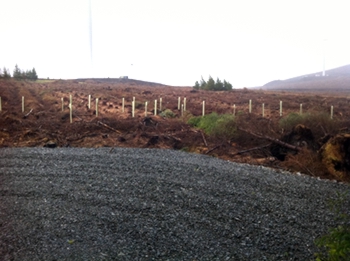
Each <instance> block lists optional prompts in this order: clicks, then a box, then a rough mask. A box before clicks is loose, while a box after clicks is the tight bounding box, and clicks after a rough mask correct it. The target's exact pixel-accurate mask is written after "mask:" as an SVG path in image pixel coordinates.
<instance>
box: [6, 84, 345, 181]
mask: <svg viewBox="0 0 350 261" xmlns="http://www.w3.org/2000/svg"><path fill="white" fill-rule="evenodd" d="M70 95H72V103H73V122H72V123H70V114H69V107H68V105H69V96H70ZM89 95H91V97H92V99H91V108H90V109H89V108H88V96H89ZM0 96H1V107H2V110H1V111H0V147H42V146H58V147H87V148H97V147H111V149H112V148H114V147H134V148H136V147H137V148H170V149H175V150H184V151H188V152H196V153H201V154H208V155H212V156H215V157H219V158H222V159H226V160H230V161H236V162H246V163H250V164H258V165H265V166H270V167H274V168H287V169H289V167H286V166H287V165H288V164H285V163H283V162H281V161H279V160H278V159H276V158H275V157H272V155H271V151H270V148H269V147H268V146H267V145H269V144H270V143H271V141H267V140H264V139H259V138H256V137H254V136H252V135H249V134H247V133H245V134H243V133H241V135H238V136H237V138H236V139H232V140H229V141H227V140H222V139H220V138H218V137H215V138H214V137H210V136H207V135H205V134H203V133H202V132H201V131H199V130H197V129H195V128H192V127H191V126H189V125H188V124H187V120H188V119H189V118H190V117H191V116H200V115H202V102H203V101H205V104H206V107H205V113H206V114H209V113H211V112H217V113H218V114H224V113H235V114H236V115H240V116H239V117H240V120H239V124H240V125H242V126H243V127H244V128H245V129H249V130H250V131H255V132H259V133H266V134H268V135H269V136H273V137H274V138H276V139H279V138H280V137H281V136H282V135H283V134H284V133H283V130H282V129H280V128H279V127H278V121H279V120H280V119H281V118H283V117H285V116H286V115H288V114H289V113H291V112H296V113H299V110H300V104H302V106H303V113H306V112H309V113H313V112H325V113H330V107H331V106H333V107H334V119H335V120H340V121H342V122H347V119H349V116H350V112H349V105H350V91H346V90H342V91H341V92H334V93H333V94H330V93H329V92H327V93H326V92H287V91H263V90H250V89H246V88H245V89H236V90H232V91H228V92H211V91H194V90H193V88H192V87H174V86H166V85H162V84H156V83H149V82H142V81H137V80H130V79H129V80H126V79H80V80H47V81H46V80H39V81H37V82H29V81H15V80H12V79H11V80H0ZM22 97H24V111H23V112H22ZM133 97H135V108H136V111H135V117H132V112H131V110H132V106H131V104H132V100H133ZM179 97H180V98H181V104H183V101H184V98H185V97H186V111H185V112H183V114H182V113H181V110H179V109H178V98H179ZM62 98H63V103H64V104H63V105H64V108H63V111H62V102H61V99H62ZM96 98H98V99H99V102H98V115H96V102H95V101H96ZM122 98H124V99H125V107H124V112H123V107H122ZM160 98H162V103H161V107H160ZM155 100H157V115H154V103H155ZM249 100H252V112H251V113H249V111H248V110H249V108H248V104H249ZM146 101H147V102H148V111H147V115H145V102H146ZM280 101H283V115H282V117H281V116H280ZM263 103H264V106H265V113H264V118H263V117H262V104H263ZM234 106H235V108H234ZM165 109H169V110H171V111H172V112H173V113H174V114H175V117H174V118H167V117H163V116H161V115H160V113H161V112H162V111H164V110H165ZM320 129H322V126H320ZM325 132H326V131H325ZM324 134H325V135H326V134H327V133H324ZM252 148H260V149H253V150H251V149H252ZM305 172H306V173H307V171H305ZM307 174H310V173H307ZM315 175H317V176H320V177H322V178H333V177H331V176H329V175H327V173H316V174H315Z"/></svg>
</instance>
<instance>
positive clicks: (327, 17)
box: [0, 0, 350, 88]
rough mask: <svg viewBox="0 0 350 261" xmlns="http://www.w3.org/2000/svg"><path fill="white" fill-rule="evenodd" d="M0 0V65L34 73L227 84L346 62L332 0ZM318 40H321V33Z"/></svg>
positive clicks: (343, 24)
mask: <svg viewBox="0 0 350 261" xmlns="http://www.w3.org/2000/svg"><path fill="white" fill-rule="evenodd" d="M91 3H92V5H91V6H92V12H91V13H92V46H93V50H92V57H93V63H92V64H91V61H90V29H89V0H59V1H58V0H31V1H28V0H11V1H8V0H0V6H1V9H0V25H1V26H0V67H1V68H2V67H4V66H6V67H7V68H9V69H10V70H11V72H12V70H13V68H14V66H15V64H16V63H17V64H18V65H19V67H20V68H21V69H24V70H26V69H31V68H32V67H35V68H36V70H37V72H38V74H39V77H45V78H46V77H50V78H62V79H65V78H80V77H119V76H121V75H128V76H129V77H131V78H135V79H140V80H146V81H154V82H160V83H164V84H169V85H187V86H188V85H193V84H194V82H195V81H196V80H199V79H200V77H201V75H203V77H204V78H205V79H207V78H208V76H209V74H210V75H211V76H212V77H214V78H216V77H219V78H220V79H226V80H228V81H230V82H231V83H232V84H233V87H234V88H240V87H244V86H248V87H250V86H259V85H262V84H264V83H266V82H268V81H270V80H275V79H284V78H289V77H293V76H297V75H300V74H306V73H311V72H314V71H321V70H322V68H323V66H322V63H323V50H324V48H325V50H326V68H332V67H338V66H342V65H345V64H349V63H350V52H349V48H350V34H349V30H348V27H349V25H350V16H349V15H348V10H349V6H350V3H349V2H348V1H340V0H324V1H322V0H321V1H320V0H318V1H314V0H304V1H299V0H293V1H289V0H285V1H283V0H279V1H277V0H264V1H261V0H245V1H243V0H240V1H237V0H231V1H230V0H211V1H208V0H186V1H185V0H176V1H173V0H171V1H170V0H147V1H145V0H125V1H123V0H114V1H113V0H98V1H97V0H91ZM324 39H327V41H324Z"/></svg>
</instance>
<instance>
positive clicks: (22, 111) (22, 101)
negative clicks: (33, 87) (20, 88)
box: [22, 96, 24, 112]
mask: <svg viewBox="0 0 350 261" xmlns="http://www.w3.org/2000/svg"><path fill="white" fill-rule="evenodd" d="M22 112H24V96H22Z"/></svg>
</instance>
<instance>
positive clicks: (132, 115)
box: [131, 101, 135, 118]
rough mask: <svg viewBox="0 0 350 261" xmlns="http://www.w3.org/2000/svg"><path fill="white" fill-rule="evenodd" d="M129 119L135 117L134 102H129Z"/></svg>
mask: <svg viewBox="0 0 350 261" xmlns="http://www.w3.org/2000/svg"><path fill="white" fill-rule="evenodd" d="M131 117H133V118H134V117H135V102H134V101H132V102H131Z"/></svg>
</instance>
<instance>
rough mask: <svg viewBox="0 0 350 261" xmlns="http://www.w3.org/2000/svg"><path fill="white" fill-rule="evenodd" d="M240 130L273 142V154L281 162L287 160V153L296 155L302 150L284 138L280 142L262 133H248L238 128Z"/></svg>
mask: <svg viewBox="0 0 350 261" xmlns="http://www.w3.org/2000/svg"><path fill="white" fill-rule="evenodd" d="M238 129H239V130H241V131H244V132H247V133H249V134H251V135H253V136H255V137H257V138H260V139H265V140H269V141H271V142H272V143H273V144H272V145H271V153H272V155H273V156H274V157H276V158H277V159H279V160H284V159H285V156H286V153H287V151H294V153H295V152H298V151H300V150H301V147H300V146H299V144H297V145H293V144H290V143H288V142H285V141H284V139H283V138H282V139H281V140H279V139H276V138H272V137H269V136H265V135H263V134H260V133H255V132H252V131H248V130H245V129H242V128H238Z"/></svg>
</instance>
